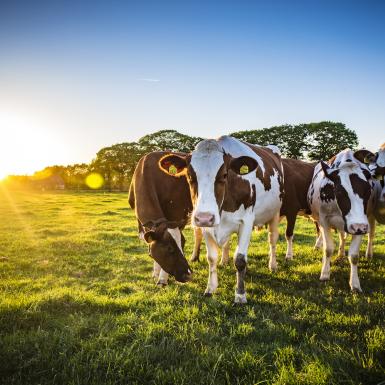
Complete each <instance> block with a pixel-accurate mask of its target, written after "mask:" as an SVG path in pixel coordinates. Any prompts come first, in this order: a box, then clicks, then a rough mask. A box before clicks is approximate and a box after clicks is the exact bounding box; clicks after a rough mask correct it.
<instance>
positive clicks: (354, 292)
mask: <svg viewBox="0 0 385 385" xmlns="http://www.w3.org/2000/svg"><path fill="white" fill-rule="evenodd" d="M351 292H352V293H353V294H362V289H361V288H360V287H352V288H351Z"/></svg>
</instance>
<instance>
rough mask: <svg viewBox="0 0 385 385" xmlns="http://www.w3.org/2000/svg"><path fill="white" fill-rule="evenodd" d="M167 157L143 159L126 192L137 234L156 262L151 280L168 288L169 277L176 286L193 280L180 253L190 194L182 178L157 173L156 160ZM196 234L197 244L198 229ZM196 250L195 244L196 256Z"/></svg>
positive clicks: (157, 155) (154, 154)
mask: <svg viewBox="0 0 385 385" xmlns="http://www.w3.org/2000/svg"><path fill="white" fill-rule="evenodd" d="M168 154H170V152H166V151H160V152H152V153H149V154H147V155H145V156H143V157H142V158H141V159H140V160H139V162H138V164H137V166H136V168H135V172H134V175H133V178H132V182H131V185H130V192H129V204H130V206H131V208H132V209H134V210H135V215H136V217H137V219H138V231H139V234H140V235H141V238H143V239H144V240H145V241H146V242H147V243H148V245H149V252H150V255H151V257H152V258H153V259H154V260H155V261H154V270H153V276H154V277H155V278H156V279H158V282H157V284H158V285H160V286H164V285H166V284H167V280H168V274H171V275H173V276H174V277H175V279H176V280H177V281H179V282H187V281H189V280H190V279H191V277H192V271H191V269H190V266H189V264H188V262H187V260H186V258H185V256H184V252H183V249H184V243H185V239H184V236H183V233H182V230H183V229H184V227H185V225H186V224H187V223H188V221H189V215H190V213H191V211H192V204H191V198H190V191H189V186H188V183H187V181H186V178H185V177H180V178H173V177H171V176H170V175H166V174H165V173H164V172H162V171H161V170H159V167H158V162H159V160H160V159H161V158H162V157H164V156H166V155H168ZM179 155H180V156H183V155H185V154H183V153H179ZM196 232H197V236H196V237H195V238H196V239H197V240H198V242H199V238H200V239H201V237H199V232H200V229H196ZM199 246H200V245H199V244H197V242H196V243H195V245H194V253H195V254H196V253H197V250H198V251H199ZM193 258H194V254H193Z"/></svg>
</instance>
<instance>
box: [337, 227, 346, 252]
mask: <svg viewBox="0 0 385 385" xmlns="http://www.w3.org/2000/svg"><path fill="white" fill-rule="evenodd" d="M338 237H339V240H340V244H339V246H338V258H343V257H345V240H346V238H345V232H344V231H339V232H338Z"/></svg>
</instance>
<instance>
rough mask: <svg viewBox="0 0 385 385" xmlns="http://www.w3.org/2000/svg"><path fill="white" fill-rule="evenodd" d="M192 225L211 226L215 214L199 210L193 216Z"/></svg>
mask: <svg viewBox="0 0 385 385" xmlns="http://www.w3.org/2000/svg"><path fill="white" fill-rule="evenodd" d="M194 222H195V223H194V225H195V226H198V227H213V226H214V223H215V215H214V214H212V213H209V212H199V213H196V214H195V216H194Z"/></svg>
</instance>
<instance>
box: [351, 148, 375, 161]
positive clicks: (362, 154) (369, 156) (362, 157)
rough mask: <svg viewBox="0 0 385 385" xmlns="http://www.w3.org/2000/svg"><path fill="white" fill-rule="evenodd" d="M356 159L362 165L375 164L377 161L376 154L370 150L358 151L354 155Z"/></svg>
mask: <svg viewBox="0 0 385 385" xmlns="http://www.w3.org/2000/svg"><path fill="white" fill-rule="evenodd" d="M354 157H355V158H356V159H358V160H359V161H360V162H361V163H366V164H369V163H373V162H374V161H375V160H376V154H373V153H372V152H370V151H369V150H358V151H356V152H355V153H354Z"/></svg>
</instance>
